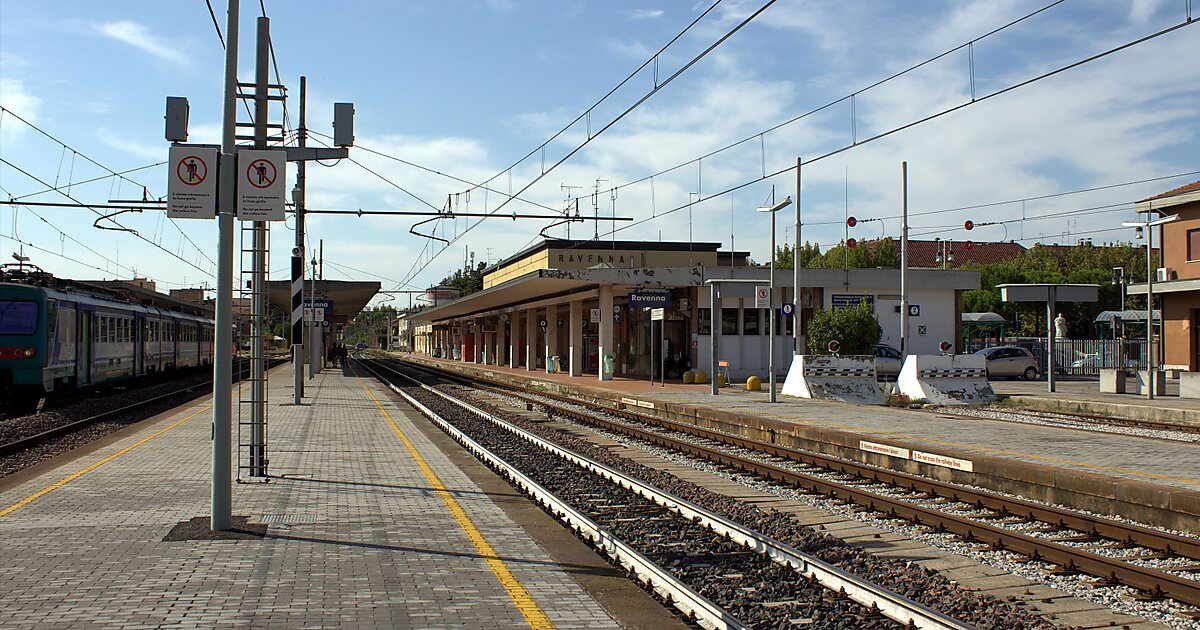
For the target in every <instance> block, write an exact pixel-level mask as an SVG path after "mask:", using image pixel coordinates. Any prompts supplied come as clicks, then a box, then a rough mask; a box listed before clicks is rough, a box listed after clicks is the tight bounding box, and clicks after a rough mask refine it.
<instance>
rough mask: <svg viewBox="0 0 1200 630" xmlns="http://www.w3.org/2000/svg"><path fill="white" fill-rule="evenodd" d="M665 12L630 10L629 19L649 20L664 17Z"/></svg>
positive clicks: (657, 10)
mask: <svg viewBox="0 0 1200 630" xmlns="http://www.w3.org/2000/svg"><path fill="white" fill-rule="evenodd" d="M663 13H664V11H663V10H662V9H630V10H629V19H631V20H649V19H653V18H656V17H662V15H663Z"/></svg>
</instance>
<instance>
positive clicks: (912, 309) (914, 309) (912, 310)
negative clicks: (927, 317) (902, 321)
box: [908, 304, 921, 317]
mask: <svg viewBox="0 0 1200 630" xmlns="http://www.w3.org/2000/svg"><path fill="white" fill-rule="evenodd" d="M908 316H909V317H920V316H921V305H920V304H909V305H908Z"/></svg>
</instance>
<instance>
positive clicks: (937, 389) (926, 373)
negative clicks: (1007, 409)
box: [896, 354, 996, 405]
mask: <svg viewBox="0 0 1200 630" xmlns="http://www.w3.org/2000/svg"><path fill="white" fill-rule="evenodd" d="M896 390H897V391H898V392H899V393H901V394H903V395H905V396H908V397H909V398H911V399H913V400H922V399H923V400H927V401H929V402H931V403H934V404H937V405H982V404H986V403H990V402H992V401H994V400H996V392H994V391H992V384H991V383H989V382H988V380H987V359H985V358H983V357H982V356H977V355H973V354H955V355H939V354H910V355H908V357H907V358H906V359H905V360H904V365H903V366H902V367H901V368H900V378H898V379H897V380H896Z"/></svg>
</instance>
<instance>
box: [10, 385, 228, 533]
mask: <svg viewBox="0 0 1200 630" xmlns="http://www.w3.org/2000/svg"><path fill="white" fill-rule="evenodd" d="M209 409H212V406H207V407H203V408H201V409H200V410H199V411H196V412H195V413H192V414H190V415H188V416H187V417H185V418H183V419H181V420H177V421H175V422H174V423H173V424H171V426H168V427H165V428H162V429H159V430H158V431H155V432H154V433H151V434H150V435H148V436H146V437H144V438H142V439H140V440H138V441H137V442H134V443H133V444H130V445H129V446H126V447H125V448H123V449H121V450H119V451H117V452H116V453H113V454H112V455H109V456H108V457H105V458H104V459H102V460H100V461H98V462H95V463H93V464H89V465H88V466H85V467H83V468H81V469H79V470H77V471H75V472H73V473H71V474H69V475H67V476H66V477H63V478H62V479H60V480H58V481H56V482H54V483H52V484H50V485H48V486H46V487H45V488H42V489H41V490H38V491H37V492H34V493H33V494H31V495H29V496H27V497H25V498H24V499H21V500H20V501H17V502H16V503H13V504H12V505H10V506H8V507H6V508H4V509H3V510H0V518H4V517H5V516H8V515H9V514H12V513H13V512H16V511H17V510H19V509H21V508H23V507H25V506H26V505H29V504H30V503H33V502H34V501H36V500H38V499H40V498H41V497H43V496H45V495H47V494H50V493H51V492H54V491H55V490H58V489H59V488H61V487H63V486H65V485H67V484H68V483H71V482H72V481H75V480H76V479H78V478H80V477H82V476H84V475H86V474H88V473H90V472H92V471H93V470H96V469H97V468H99V467H101V466H103V465H105V464H107V463H108V462H111V461H112V460H114V459H116V458H118V457H120V456H122V455H124V454H125V453H128V452H129V451H132V450H133V449H135V448H137V447H139V446H141V445H143V444H145V443H146V442H149V441H150V440H153V439H154V438H156V437H158V436H160V435H162V434H164V433H166V432H167V431H170V430H171V429H174V428H175V427H177V426H179V425H181V424H183V423H184V422H187V421H188V420H191V419H192V418H195V417H196V416H198V415H200V414H201V413H204V412H205V411H208V410H209Z"/></svg>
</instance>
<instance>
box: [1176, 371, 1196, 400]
mask: <svg viewBox="0 0 1200 630" xmlns="http://www.w3.org/2000/svg"><path fill="white" fill-rule="evenodd" d="M1179 397H1180V398H1200V372H1180V373H1179Z"/></svg>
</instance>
